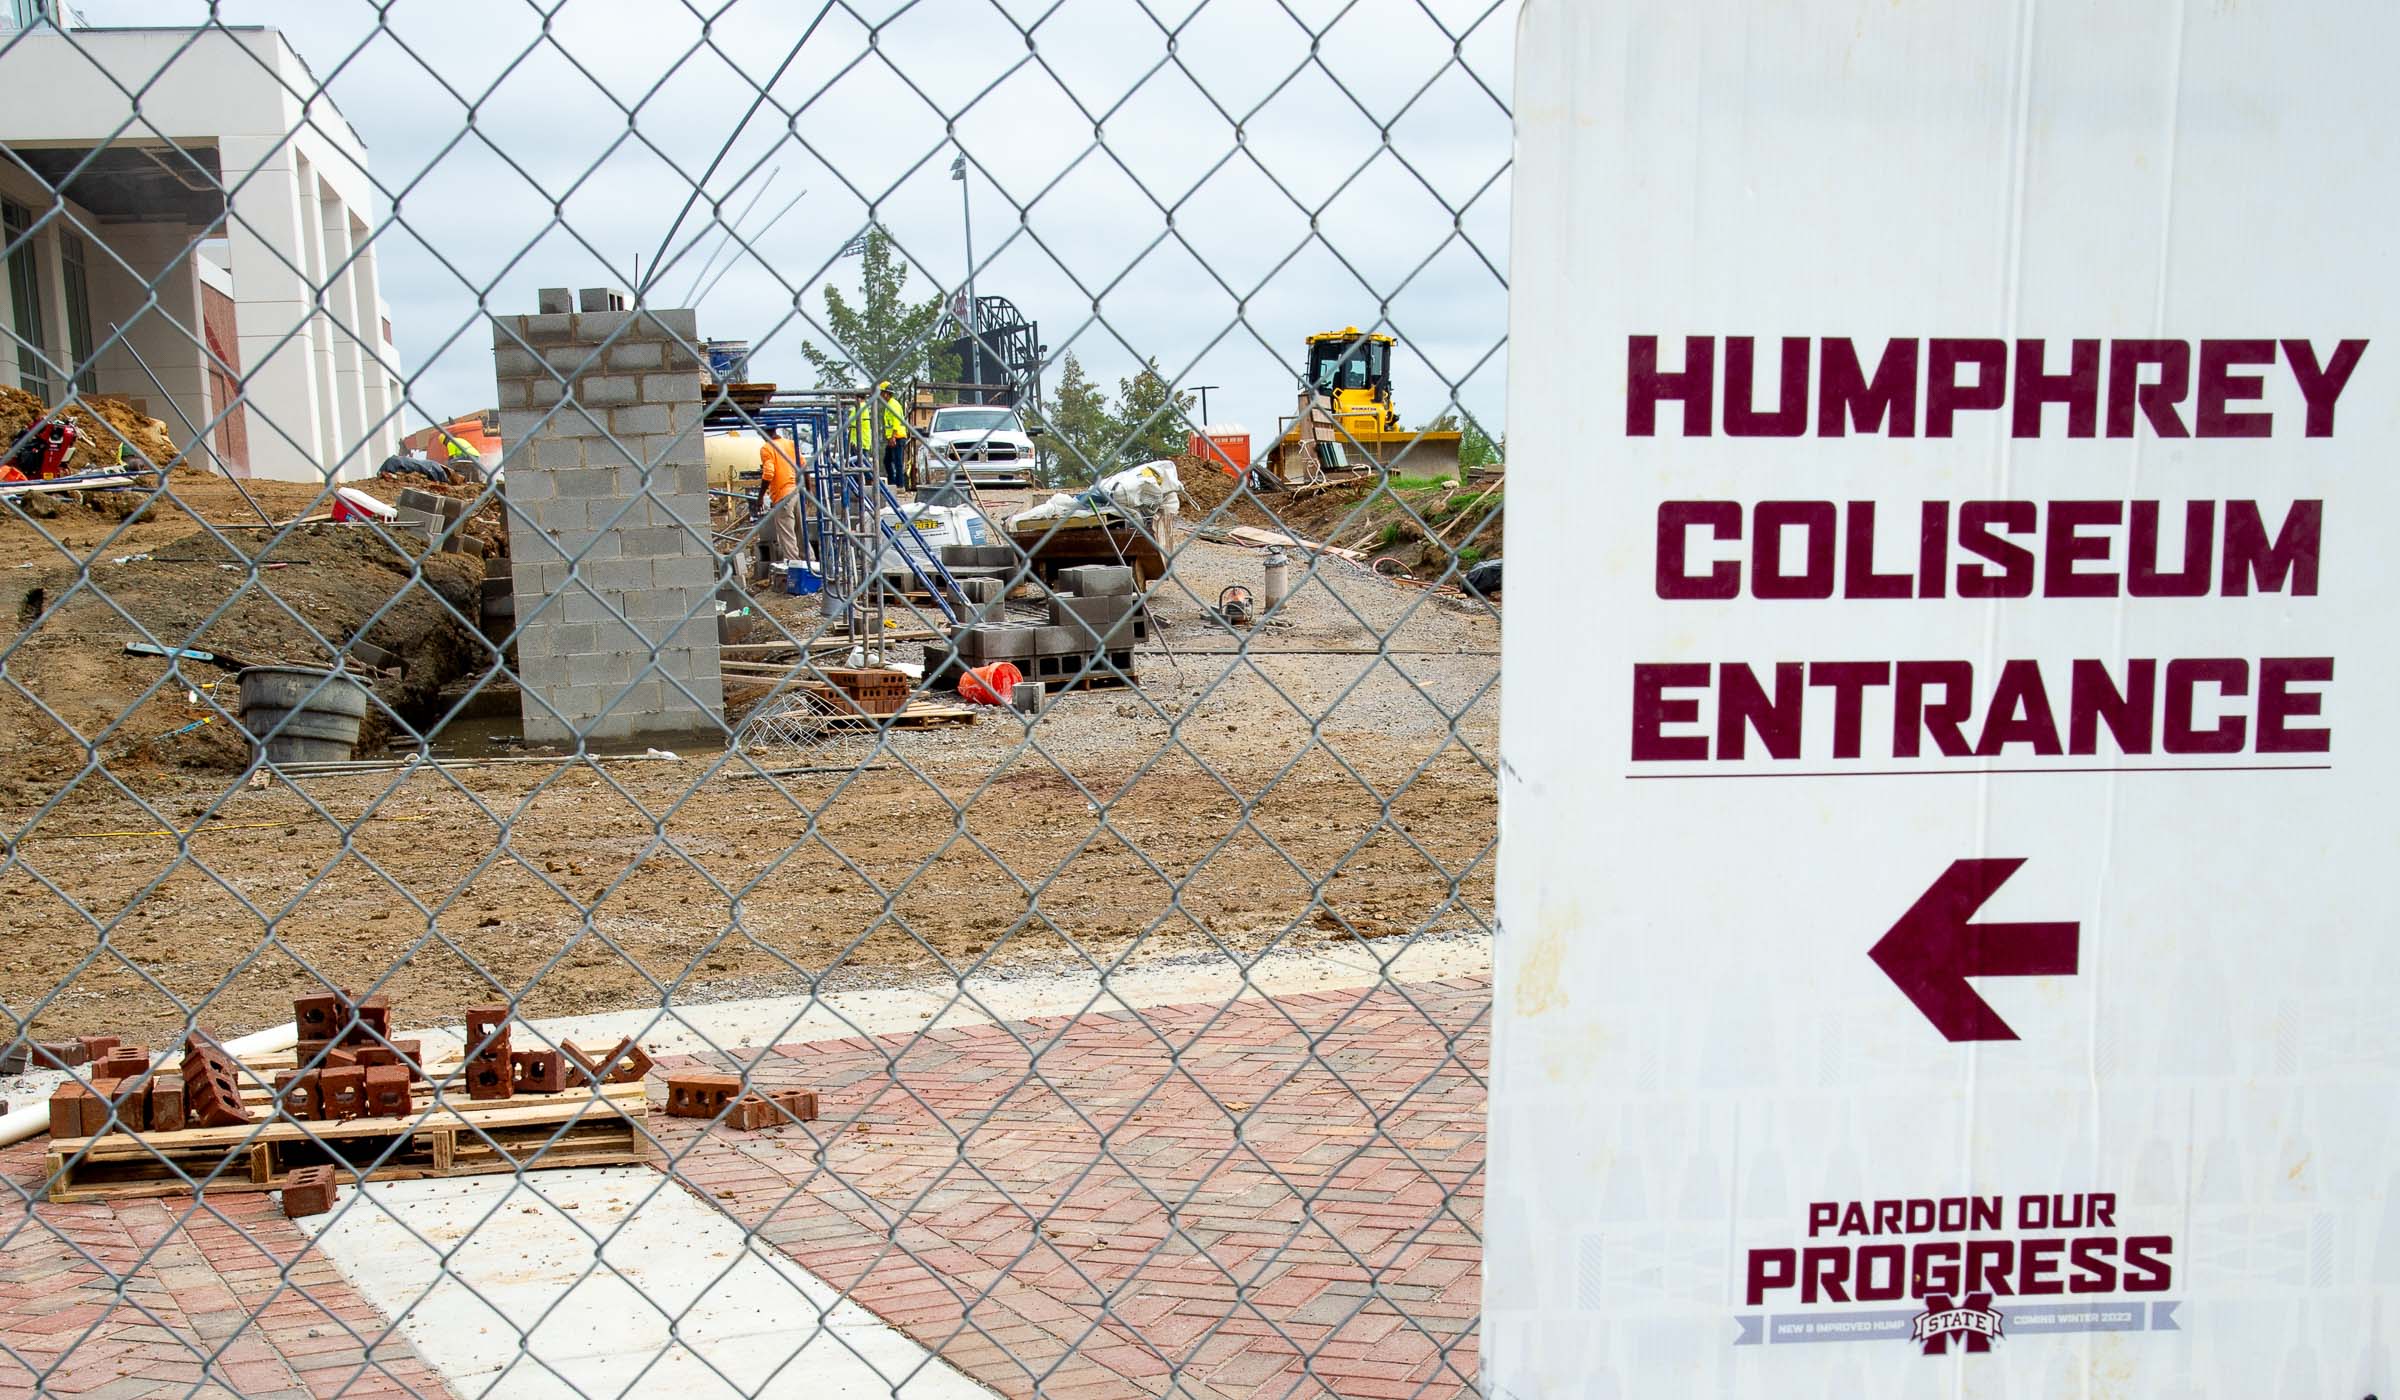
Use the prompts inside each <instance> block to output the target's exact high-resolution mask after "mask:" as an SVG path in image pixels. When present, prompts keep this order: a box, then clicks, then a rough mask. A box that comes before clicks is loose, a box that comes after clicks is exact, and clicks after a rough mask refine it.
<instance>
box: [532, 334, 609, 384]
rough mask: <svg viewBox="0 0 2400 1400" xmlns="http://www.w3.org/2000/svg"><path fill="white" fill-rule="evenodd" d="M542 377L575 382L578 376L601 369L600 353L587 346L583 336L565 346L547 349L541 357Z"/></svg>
mask: <svg viewBox="0 0 2400 1400" xmlns="http://www.w3.org/2000/svg"><path fill="white" fill-rule="evenodd" d="M541 363H542V375H543V376H545V377H552V376H554V377H557V378H561V379H565V380H568V381H570V382H571V381H573V380H574V378H575V376H576V375H579V374H586V373H589V372H590V371H592V370H594V369H597V368H599V366H600V351H599V349H598V348H597V347H595V346H591V345H587V344H585V343H584V342H583V338H582V337H581V336H577V337H576V338H575V339H573V340H570V341H567V342H566V343H565V344H563V345H552V346H548V347H545V348H544V349H543V351H542V357H541Z"/></svg>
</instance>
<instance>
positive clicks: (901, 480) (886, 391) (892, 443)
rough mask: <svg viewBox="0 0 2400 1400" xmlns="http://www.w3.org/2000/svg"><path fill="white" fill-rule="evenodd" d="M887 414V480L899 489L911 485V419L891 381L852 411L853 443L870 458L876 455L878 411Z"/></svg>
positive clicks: (885, 441)
mask: <svg viewBox="0 0 2400 1400" xmlns="http://www.w3.org/2000/svg"><path fill="white" fill-rule="evenodd" d="M878 407H880V408H881V411H882V413H883V479H884V480H885V481H888V482H890V483H891V484H892V486H893V487H894V488H895V489H897V488H902V487H905V486H907V485H908V480H907V475H906V468H905V464H906V462H907V460H908V457H907V453H908V418H907V416H906V415H905V414H903V413H901V411H900V396H899V395H898V394H897V393H895V392H893V390H892V385H891V381H890V380H888V379H887V380H885V381H884V382H883V383H881V384H878V385H876V386H875V392H874V393H872V394H870V395H868V396H867V399H866V401H865V402H864V403H861V404H860V405H859V406H858V407H857V408H855V409H853V410H851V414H850V444H851V446H853V447H856V448H857V449H858V450H859V452H860V454H861V455H863V456H866V457H869V458H872V457H873V456H874V455H875V417H874V415H875V413H876V411H877V409H878Z"/></svg>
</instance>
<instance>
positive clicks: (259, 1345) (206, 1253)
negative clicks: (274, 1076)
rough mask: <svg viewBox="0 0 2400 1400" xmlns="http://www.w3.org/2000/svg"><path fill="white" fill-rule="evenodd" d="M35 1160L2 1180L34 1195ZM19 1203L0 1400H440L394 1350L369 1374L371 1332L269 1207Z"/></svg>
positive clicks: (2, 1238)
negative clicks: (57, 1399)
mask: <svg viewBox="0 0 2400 1400" xmlns="http://www.w3.org/2000/svg"><path fill="white" fill-rule="evenodd" d="M48 1148H49V1139H47V1138H39V1137H37V1138H34V1139H33V1140H31V1141H29V1142H24V1143H19V1144H18V1145H16V1146H15V1147H11V1148H8V1149H6V1150H5V1151H0V1175H4V1176H5V1177H6V1178H7V1179H8V1180H9V1181H11V1182H14V1183H15V1184H16V1187H17V1189H18V1190H20V1191H28V1192H31V1191H38V1190H40V1189H41V1183H42V1158H43V1154H44V1153H45V1152H46V1151H47V1150H48ZM20 1199H21V1198H18V1199H9V1198H7V1197H0V1201H5V1204H4V1205H0V1211H5V1216H4V1217H0V1219H4V1221H5V1224H4V1225H0V1400H27V1397H31V1396H34V1395H37V1394H39V1395H44V1396H50V1395H60V1396H77V1397H81V1400H133V1398H134V1397H141V1398H142V1400H148V1397H153V1396H159V1397H164V1396H177V1397H186V1396H190V1397H199V1398H200V1400H233V1397H237V1396H238V1397H241V1400H314V1398H315V1397H320V1396H332V1395H342V1396H348V1397H356V1398H357V1400H368V1397H384V1396H402V1395H416V1396H422V1397H424V1400H442V1397H447V1396H448V1395H449V1394H450V1392H449V1390H448V1389H447V1388H445V1387H444V1386H443V1384H442V1382H441V1379H440V1378H439V1377H438V1376H436V1375H435V1374H434V1372H433V1370H432V1369H431V1368H430V1367H428V1366H426V1365H425V1364H424V1363H423V1362H422V1361H420V1360H418V1359H417V1356H416V1354H415V1353H414V1352H413V1351H412V1350H410V1348H409V1347H408V1345H407V1343H405V1342H403V1341H401V1340H400V1339H399V1338H398V1337H397V1336H396V1335H395V1336H393V1337H392V1338H390V1339H389V1340H384V1341H380V1342H377V1344H376V1345H375V1348H374V1357H373V1359H372V1360H370V1359H369V1357H368V1355H367V1352H366V1349H365V1345H364V1343H366V1342H374V1341H376V1339H377V1338H379V1337H381V1336H382V1334H383V1331H384V1326H385V1324H384V1320H383V1318H382V1317H381V1316H380V1315H379V1314H378V1313H377V1312H376V1311H375V1309H374V1308H373V1307H371V1306H369V1305H368V1303H367V1302H366V1300H365V1299H363V1298H361V1297H360V1296H359V1295H358V1293H357V1292H356V1291H355V1290H354V1289H352V1288H351V1287H350V1285H349V1284H348V1283H347V1282H345V1281H344V1280H343V1279H342V1276H341V1275H340V1274H339V1273H337V1272H335V1270H334V1268H333V1266H332V1265H331V1264H329V1263H327V1262H326V1261H325V1260H324V1259H323V1258H322V1257H321V1256H319V1255H316V1254H313V1253H307V1252H306V1246H307V1237H306V1236H305V1235H303V1234H302V1233H301V1232H300V1229H299V1227H298V1226H296V1225H294V1224H293V1223H292V1222H291V1221H288V1220H286V1219H284V1218H283V1213H282V1208H281V1206H280V1205H279V1204H278V1199H279V1198H278V1197H276V1196H275V1195H272V1194H268V1193H263V1192H259V1193H245V1194H238V1195H235V1194H225V1195H212V1196H211V1197H210V1198H209V1207H208V1209H197V1208H195V1207H194V1205H193V1203H192V1202H191V1200H189V1199H188V1198H186V1199H181V1200H177V1199H172V1198H169V1199H163V1200H148V1201H125V1202H120V1203H117V1204H114V1205H73V1206H61V1205H50V1204H47V1203H44V1204H39V1205H36V1206H34V1207H33V1209H32V1210H31V1211H27V1210H25V1209H24V1208H23V1207H22V1206H21V1205H20V1204H19V1200H20ZM120 1280H122V1285H121V1287H120V1282H119V1281H120ZM62 1357H63V1358H64V1360H63V1364H62Z"/></svg>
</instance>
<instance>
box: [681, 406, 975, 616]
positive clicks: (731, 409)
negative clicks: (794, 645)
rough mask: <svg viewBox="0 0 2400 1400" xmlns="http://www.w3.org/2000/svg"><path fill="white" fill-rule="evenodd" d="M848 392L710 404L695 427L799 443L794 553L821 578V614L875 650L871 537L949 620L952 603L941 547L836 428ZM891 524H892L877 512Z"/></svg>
mask: <svg viewBox="0 0 2400 1400" xmlns="http://www.w3.org/2000/svg"><path fill="white" fill-rule="evenodd" d="M861 397H862V396H861V395H860V394H858V393H856V392H855V391H840V390H833V391H824V392H818V393H790V394H774V395H770V396H769V397H768V398H767V399H766V400H764V401H763V402H758V403H749V404H742V405H739V406H735V405H730V404H724V405H718V406H715V407H712V409H711V411H710V412H709V413H708V414H707V416H706V418H705V419H704V421H703V431H704V432H712V433H726V432H753V433H754V432H760V431H763V430H765V429H769V428H773V429H775V430H777V431H778V433H779V434H780V435H782V436H784V437H787V438H788V439H790V440H791V441H792V442H793V443H795V444H797V445H798V446H799V447H800V451H801V457H802V460H803V461H805V462H806V463H807V465H806V467H805V468H804V469H803V470H802V472H801V485H800V492H799V500H798V501H797V502H796V503H795V505H794V507H793V508H794V510H795V511H796V512H797V513H798V517H799V518H798V519H797V520H796V521H795V522H794V524H795V526H796V527H797V533H798V535H799V537H800V544H801V549H802V551H803V552H804V553H805V554H806V555H807V556H808V558H809V562H810V564H811V565H812V567H813V568H814V569H815V571H816V573H817V576H818V578H819V579H821V580H822V582H823V591H822V593H821V595H820V596H821V597H822V599H823V606H824V610H825V616H826V617H827V618H829V619H834V620H838V621H840V622H842V623H843V624H844V625H845V626H846V627H847V629H848V631H849V633H850V635H851V637H852V638H853V639H854V640H856V641H858V642H860V643H861V644H862V645H863V644H865V643H867V642H869V641H872V642H873V643H874V644H875V646H876V647H877V648H878V649H879V648H880V646H881V642H882V633H883V628H884V612H885V600H884V592H885V589H884V578H883V572H882V569H881V564H882V557H883V553H884V551H883V549H882V548H881V547H880V546H879V545H878V544H877V541H881V542H882V543H883V544H888V545H889V546H890V547H891V551H892V553H893V554H894V555H895V556H896V557H897V558H898V559H899V560H900V561H901V562H902V563H903V564H904V565H906V566H907V568H908V571H909V573H910V574H911V575H913V576H914V577H915V579H916V582H917V586H918V587H920V588H922V589H923V590H924V591H925V592H926V593H928V594H930V595H931V596H932V598H933V602H934V606H935V607H936V608H938V609H940V610H941V614H942V617H943V620H945V621H948V622H956V621H957V620H958V614H957V613H956V612H954V611H953V610H952V601H953V600H954V599H955V598H956V597H957V596H958V581H957V580H956V579H955V578H954V577H952V575H951V573H950V571H949V570H948V569H947V568H945V567H943V565H942V560H941V551H940V550H938V549H936V548H934V547H933V546H932V545H930V544H928V543H926V541H925V540H924V539H923V538H922V537H921V536H919V535H918V533H917V531H916V530H915V529H914V528H912V527H910V526H909V525H908V524H907V519H908V514H907V511H906V510H905V509H904V507H903V504H902V502H901V500H900V498H899V497H898V495H896V494H895V493H894V492H893V491H892V489H891V486H890V485H889V484H888V483H886V482H885V481H884V480H883V479H882V477H881V475H880V474H879V473H878V472H877V471H876V467H875V463H874V462H872V461H870V460H869V459H868V455H867V454H866V453H864V452H859V451H855V450H853V449H852V448H851V446H850V443H849V435H848V434H847V433H846V432H845V431H844V424H845V423H846V422H847V421H848V419H849V415H850V412H851V411H852V409H853V408H854V406H855V405H856V404H857V403H858V402H859V401H860V399H861ZM887 510H888V511H890V512H891V513H892V515H893V517H894V518H896V519H898V520H899V521H900V522H901V523H900V525H899V527H898V528H894V526H893V524H892V522H891V521H890V520H887V519H885V516H884V512H885V511H887Z"/></svg>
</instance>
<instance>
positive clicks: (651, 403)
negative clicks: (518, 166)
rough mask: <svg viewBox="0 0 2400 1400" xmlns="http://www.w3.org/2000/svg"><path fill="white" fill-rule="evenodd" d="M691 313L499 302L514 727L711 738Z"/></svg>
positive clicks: (616, 739) (496, 327)
mask: <svg viewBox="0 0 2400 1400" xmlns="http://www.w3.org/2000/svg"><path fill="white" fill-rule="evenodd" d="M694 325H695V318H694V316H693V314H692V313H691V312H690V311H647V310H611V311H591V312H570V311H557V312H545V313H542V314H539V315H533V316H502V317H496V318H494V320H493V324H492V359H493V367H494V370H495V374H496V378H497V379H498V386H499V402H500V435H501V437H502V439H503V440H504V441H505V442H506V443H507V455H506V457H505V458H504V459H503V468H504V470H505V471H506V473H507V483H508V484H507V500H508V540H509V555H510V559H511V571H512V573H513V575H514V577H515V579H516V594H517V598H516V616H517V627H518V633H517V657H518V667H517V675H518V680H519V682H520V685H521V688H522V690H523V693H524V697H525V698H524V718H525V737H526V739H527V740H529V741H531V742H534V743H545V744H557V745H562V746H573V745H575V744H577V743H578V741H579V740H580V741H581V742H582V743H585V744H589V745H592V746H595V747H605V746H626V747H632V746H635V745H640V744H656V745H659V746H661V747H667V746H671V745H672V744H674V743H683V744H686V745H691V744H695V743H711V744H721V743H723V742H724V740H725V738H726V733H725V697H724V679H723V675H722V673H721V671H720V670H719V660H718V653H717V617H716V595H717V584H718V580H719V576H720V574H721V573H722V572H723V570H724V568H725V563H724V561H723V560H722V559H720V558H719V557H718V555H717V552H716V549H715V547H714V545H713V544H712V543H711V541H710V539H709V522H708V463H707V459H706V457H705V455H704V454H703V452H702V448H701V441H700V362H699V358H698V356H697V355H696V354H695V353H694V352H693V350H692V349H691V346H693V345H694V344H696V343H697V341H696V336H695V330H694Z"/></svg>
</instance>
